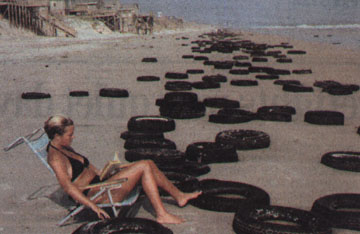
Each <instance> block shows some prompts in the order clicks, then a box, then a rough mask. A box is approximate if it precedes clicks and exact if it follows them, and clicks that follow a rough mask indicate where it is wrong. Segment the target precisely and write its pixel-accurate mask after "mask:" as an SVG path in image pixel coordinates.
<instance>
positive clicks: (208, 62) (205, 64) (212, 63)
mask: <svg viewBox="0 0 360 234" xmlns="http://www.w3.org/2000/svg"><path fill="white" fill-rule="evenodd" d="M215 63H216V62H215V61H210V60H205V61H204V63H203V65H204V66H214V64H215Z"/></svg>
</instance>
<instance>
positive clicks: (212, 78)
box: [202, 74, 227, 83]
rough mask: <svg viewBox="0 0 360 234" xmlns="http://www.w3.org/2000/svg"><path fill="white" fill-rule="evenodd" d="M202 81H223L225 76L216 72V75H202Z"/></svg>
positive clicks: (225, 79) (225, 78) (225, 80)
mask: <svg viewBox="0 0 360 234" xmlns="http://www.w3.org/2000/svg"><path fill="white" fill-rule="evenodd" d="M202 81H204V82H220V83H225V82H227V77H226V76H223V75H220V74H217V75H211V76H203V77H202Z"/></svg>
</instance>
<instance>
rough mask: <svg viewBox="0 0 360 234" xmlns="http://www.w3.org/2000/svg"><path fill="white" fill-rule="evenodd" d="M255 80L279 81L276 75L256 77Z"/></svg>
mask: <svg viewBox="0 0 360 234" xmlns="http://www.w3.org/2000/svg"><path fill="white" fill-rule="evenodd" d="M255 78H256V79H259V80H277V79H279V76H278V75H256V76H255Z"/></svg>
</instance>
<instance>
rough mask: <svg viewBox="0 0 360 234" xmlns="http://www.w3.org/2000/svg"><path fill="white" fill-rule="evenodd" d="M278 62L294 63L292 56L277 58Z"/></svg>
mask: <svg viewBox="0 0 360 234" xmlns="http://www.w3.org/2000/svg"><path fill="white" fill-rule="evenodd" d="M276 62H278V63H292V62H293V61H292V59H291V58H279V59H277V60H276Z"/></svg>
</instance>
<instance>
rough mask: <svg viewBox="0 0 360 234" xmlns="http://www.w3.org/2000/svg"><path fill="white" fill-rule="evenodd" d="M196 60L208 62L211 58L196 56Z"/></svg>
mask: <svg viewBox="0 0 360 234" xmlns="http://www.w3.org/2000/svg"><path fill="white" fill-rule="evenodd" d="M194 60H196V61H206V60H209V58H208V57H206V56H194Z"/></svg>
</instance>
